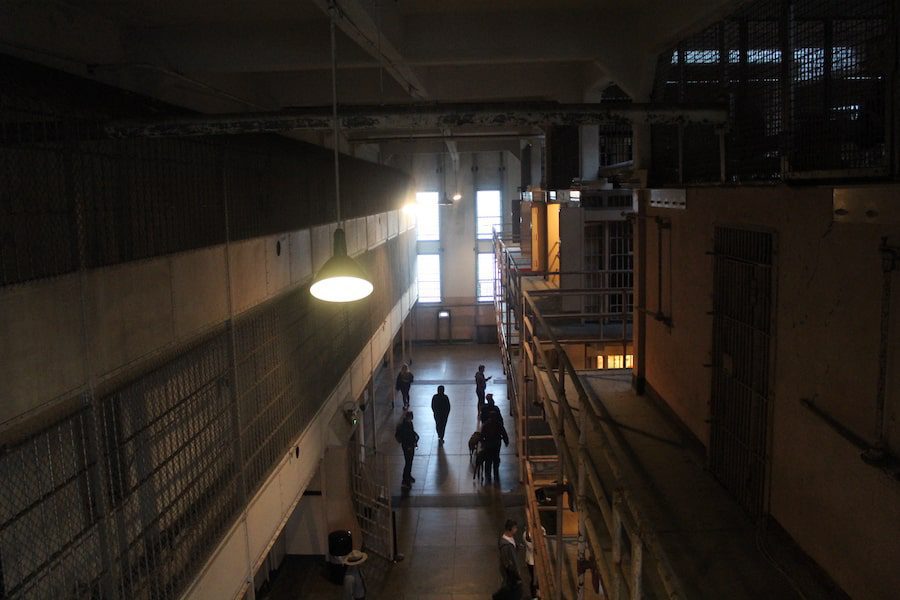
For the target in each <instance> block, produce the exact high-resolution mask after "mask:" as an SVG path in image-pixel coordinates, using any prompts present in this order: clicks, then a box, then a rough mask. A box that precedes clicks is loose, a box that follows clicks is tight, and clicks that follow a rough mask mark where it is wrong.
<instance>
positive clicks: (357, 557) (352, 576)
mask: <svg viewBox="0 0 900 600" xmlns="http://www.w3.org/2000/svg"><path fill="white" fill-rule="evenodd" d="M367 558H369V555H368V554H366V553H365V552H360V551H359V550H354V551H352V552H351V553H350V554H348V555H347V556H346V557H345V558H344V565H345V566H346V567H347V571H346V572H345V573H344V593H343V595H342V596H341V600H366V578H365V577H363V573H362V569H360V567H361V566H362V564H363V563H364V562H366V559H367Z"/></svg>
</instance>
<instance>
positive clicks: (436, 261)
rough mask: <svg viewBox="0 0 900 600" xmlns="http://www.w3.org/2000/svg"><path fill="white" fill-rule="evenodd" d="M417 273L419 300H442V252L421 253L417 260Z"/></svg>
mask: <svg viewBox="0 0 900 600" xmlns="http://www.w3.org/2000/svg"><path fill="white" fill-rule="evenodd" d="M416 274H417V277H418V280H419V302H440V301H441V256H440V254H420V255H419V256H418V257H417V260H416Z"/></svg>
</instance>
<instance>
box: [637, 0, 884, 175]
mask: <svg viewBox="0 0 900 600" xmlns="http://www.w3.org/2000/svg"><path fill="white" fill-rule="evenodd" d="M895 19H896V16H893V15H892V14H891V12H890V3H889V2H888V1H887V0H864V1H861V2H852V3H848V2H838V1H837V0H758V1H756V2H753V3H751V4H749V5H746V6H744V7H743V8H741V9H740V10H738V11H737V12H735V13H734V14H732V15H730V16H729V17H728V18H726V19H725V20H723V21H720V22H718V23H715V24H714V25H712V26H710V27H708V28H707V29H705V30H703V31H700V32H698V33H696V34H694V35H691V36H690V37H688V38H686V39H684V40H682V41H681V42H679V43H678V44H677V46H676V47H675V48H673V49H672V50H671V51H669V52H665V53H663V54H661V55H660V57H659V60H658V62H657V77H656V87H655V90H654V99H655V100H658V101H665V102H675V103H677V102H716V103H720V104H727V105H728V107H729V109H730V114H731V120H730V123H729V126H728V129H727V135H726V144H725V147H726V165H725V176H726V178H727V179H729V180H731V181H754V180H763V181H766V180H773V179H778V178H781V177H791V178H805V177H818V178H821V177H853V176H857V177H865V176H878V175H884V174H887V173H888V166H889V165H888V160H889V156H890V152H889V148H888V142H889V141H890V139H891V138H890V136H889V133H888V127H887V125H888V122H889V121H888V119H887V114H888V106H887V97H888V94H889V88H888V81H889V70H890V65H891V64H892V61H893V60H895V57H894V56H893V52H894V50H893V47H892V43H893V37H892V34H891V28H892V25H891V24H892V22H895V21H894V20H895ZM893 27H896V24H895V25H893ZM894 35H896V34H894ZM652 135H653V141H652V153H653V174H652V175H653V179H654V182H655V184H656V185H664V184H666V183H676V182H684V183H694V182H709V181H718V180H719V178H720V176H721V172H720V167H719V155H718V139H717V134H716V132H715V131H714V130H713V128H711V127H710V126H703V125H687V126H682V127H679V126H677V125H655V126H653V128H652Z"/></svg>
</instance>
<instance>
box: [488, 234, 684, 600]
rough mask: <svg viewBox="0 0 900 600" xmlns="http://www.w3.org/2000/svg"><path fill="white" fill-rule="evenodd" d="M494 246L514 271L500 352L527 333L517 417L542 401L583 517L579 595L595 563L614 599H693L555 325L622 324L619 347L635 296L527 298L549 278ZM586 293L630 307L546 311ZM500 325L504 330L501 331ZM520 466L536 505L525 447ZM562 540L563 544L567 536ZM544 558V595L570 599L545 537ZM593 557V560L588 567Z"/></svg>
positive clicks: (560, 560) (539, 550) (503, 294)
mask: <svg viewBox="0 0 900 600" xmlns="http://www.w3.org/2000/svg"><path fill="white" fill-rule="evenodd" d="M495 248H496V252H497V257H498V260H497V264H498V271H499V270H501V269H503V268H504V267H505V271H506V272H505V273H503V272H501V273H498V290H497V293H496V295H495V296H496V298H497V302H496V305H497V307H498V311H499V310H501V309H502V310H504V311H505V313H506V314H508V315H509V318H508V319H505V320H501V319H500V318H499V317H498V334H499V338H500V342H501V346H502V345H503V344H504V343H505V342H506V341H508V340H509V338H510V336H509V333H508V332H509V331H511V330H512V329H513V328H516V329H517V330H518V338H519V344H518V350H519V351H518V362H517V364H513V362H512V361H511V353H510V348H503V349H502V352H503V354H504V360H510V368H511V369H512V368H514V372H515V374H516V376H515V377H514V378H512V379H516V388H515V389H516V391H517V393H516V395H515V397H514V403H515V404H516V405H517V406H518V408H517V411H518V413H519V414H523V413H524V412H525V410H526V406H527V402H528V401H529V399H540V401H541V402H542V406H543V409H544V416H545V419H546V422H547V423H548V424H549V427H550V430H551V432H552V434H553V438H554V441H555V444H556V448H557V451H558V453H559V466H560V472H559V480H560V482H564V481H566V480H568V481H569V482H574V490H575V495H576V499H577V501H576V509H577V512H578V565H577V566H576V569H575V571H576V574H577V575H576V578H577V581H576V584H575V585H576V589H575V590H574V593H575V594H577V595H578V597H583V594H584V592H585V579H584V573H585V570H586V568H587V567H588V566H589V565H590V568H596V569H597V571H598V572H599V575H600V579H601V581H602V582H603V587H604V592H605V594H606V596H607V597H609V598H612V599H619V598H632V599H636V598H645V597H663V598H685V597H686V595H685V592H684V587H683V585H682V583H681V581H680V578H679V577H678V575H677V574H676V573H675V571H674V569H673V568H672V565H671V562H670V560H669V557H668V556H667V554H666V552H665V550H664V549H663V548H662V546H661V544H660V542H659V541H658V539H657V537H656V534H655V532H654V528H653V525H652V523H651V522H650V520H649V518H648V516H647V515H648V514H649V510H648V507H647V506H646V502H645V501H644V500H643V499H641V500H639V499H638V498H637V497H636V494H635V492H634V491H633V490H635V489H637V487H636V486H635V485H634V484H635V483H636V482H641V479H640V476H638V475H636V474H637V473H638V469H637V467H636V465H635V464H634V463H633V461H632V460H631V459H630V458H629V457H628V455H627V453H626V452H623V447H624V445H625V444H624V440H623V438H622V436H621V434H620V433H619V432H618V430H617V429H616V428H615V426H614V425H613V422H612V419H611V417H610V414H609V412H608V411H607V409H606V407H605V406H604V405H603V403H602V401H600V400H599V399H598V398H596V397H595V396H594V395H593V394H591V393H588V391H587V390H586V389H585V387H584V384H583V383H582V381H581V379H580V378H579V375H578V372H577V370H576V369H575V367H574V366H573V364H572V362H571V360H570V358H569V356H568V354H567V353H566V350H565V348H564V347H563V343H564V340H561V339H560V336H559V335H558V334H557V331H558V329H559V327H558V326H556V327H555V326H553V323H554V321H558V320H559V319H564V318H565V319H570V320H571V319H572V318H573V317H576V318H578V319H583V318H585V317H586V316H590V317H599V318H603V317H607V318H613V317H615V318H619V319H621V322H622V327H621V332H620V337H619V341H626V340H627V341H630V340H629V339H628V336H629V333H630V328H629V327H626V323H630V321H631V317H630V314H628V315H626V314H625V313H626V312H627V311H626V310H625V308H626V307H628V308H630V305H631V304H632V303H631V302H630V301H624V297H625V296H626V295H627V294H628V293H629V292H630V289H607V290H603V289H591V290H547V291H528V290H523V285H522V280H523V278H524V277H527V276H535V275H538V276H540V275H544V274H540V273H528V274H526V273H523V272H522V271H520V270H519V269H518V268H517V266H516V263H515V260H514V258H513V256H512V254H511V252H510V250H509V248H507V247H506V246H505V244H504V243H503V241H502V240H500V239H496V240H495ZM579 294H582V295H583V294H610V295H612V294H620V295H622V296H623V302H622V305H623V306H622V309H620V311H619V312H616V313H615V314H610V313H606V312H601V313H599V314H590V315H585V314H582V313H580V312H577V311H573V312H568V313H567V312H564V311H560V312H559V314H552V313H547V314H545V311H544V310H543V307H542V304H544V305H545V306H546V305H547V304H548V303H547V302H546V300H547V299H548V298H553V297H565V296H567V295H568V296H577V295H579ZM501 322H502V323H503V325H504V327H502V328H501V327H500V324H501ZM501 329H502V330H503V331H501ZM579 341H581V340H579ZM627 341H626V343H627ZM518 392H521V393H518ZM538 392H541V393H538ZM571 394H574V397H573V400H574V402H573V401H570V400H569V396H570V395H571ZM519 431H520V435H519V436H518V437H519V438H520V439H521V438H524V437H525V435H524V433H523V432H525V431H527V424H525V427H524V428H523V429H520V430H519ZM589 433H590V434H591V440H590V448H589V446H588V434H589ZM519 458H520V463H522V465H523V470H524V471H525V473H524V476H523V478H522V479H523V481H524V482H525V483H526V486H528V487H527V493H528V495H529V500H531V497H532V496H533V495H534V488H533V486H534V483H533V477H532V474H531V471H530V464H528V460H529V455H528V451H527V448H526V447H520V453H519ZM601 473H602V474H601ZM570 489H572V488H570ZM529 507H531V502H529ZM561 510H562V508H561V506H560V511H561ZM529 525H533V524H532V523H529ZM538 525H539V523H538ZM560 525H561V524H560ZM532 532H533V535H535V538H537V537H542V536H541V530H540V529H539V528H538V529H532ZM558 539H559V540H561V539H562V536H561V535H560V537H559V538H558ZM605 540H611V545H612V548H611V551H606V550H604V548H607V547H608V546H609V545H610V544H609V542H606V541H605ZM535 550H536V551H535V563H536V567H537V565H538V564H540V565H541V566H542V568H541V570H538V573H539V576H541V577H545V578H547V577H549V581H548V580H541V585H542V587H543V588H544V590H547V591H549V592H550V594H549V595H547V594H546V593H545V595H544V597H548V598H559V599H561V598H563V597H565V596H564V591H563V590H564V588H565V585H564V584H565V581H564V578H563V575H564V566H565V564H564V563H565V558H564V554H563V552H562V548H560V547H559V544H558V545H557V556H556V558H555V560H554V559H553V558H552V557H550V556H548V550H547V546H546V543H545V541H543V540H542V542H541V543H540V544H539V543H537V539H536V543H535ZM588 553H590V555H591V557H592V558H591V560H588Z"/></svg>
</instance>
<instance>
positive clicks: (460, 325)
mask: <svg viewBox="0 0 900 600" xmlns="http://www.w3.org/2000/svg"><path fill="white" fill-rule="evenodd" d="M535 150H536V154H537V155H538V157H539V156H540V152H539V148H535ZM405 166H406V168H407V169H408V171H409V172H410V174H411V175H412V177H413V179H414V181H415V186H416V191H421V192H426V191H436V192H438V193H439V194H440V195H441V196H442V197H443V196H444V195H445V194H446V195H447V196H451V197H452V196H453V194H454V193H455V192H456V191H459V193H460V194H462V198H461V199H460V200H458V201H456V202H454V203H453V205H452V206H441V207H440V208H439V210H440V219H441V226H440V227H441V239H440V242H420V243H419V252H420V253H432V252H437V253H439V254H440V255H441V292H442V296H443V301H442V302H441V303H439V304H419V305H418V306H417V307H416V311H415V312H416V327H415V338H416V339H420V340H430V339H435V338H436V336H437V330H436V319H437V316H436V314H437V311H438V309H439V308H448V309H449V310H450V312H451V315H452V319H451V320H452V329H453V331H452V336H451V337H452V338H453V339H461V340H466V339H468V340H472V339H475V337H476V330H477V327H478V326H479V325H481V326H490V325H491V324H492V323H493V322H494V314H493V307H492V306H491V305H490V304H489V303H482V304H479V303H477V302H476V298H475V292H476V279H477V270H476V261H477V254H478V253H479V252H490V251H491V243H490V242H489V241H484V240H482V241H478V240H476V239H475V216H476V215H475V195H476V192H477V191H478V190H491V189H499V190H500V191H501V196H502V202H503V226H504V229H505V231H509V228H510V227H511V224H512V223H511V221H512V216H511V206H512V201H513V200H514V199H516V198H518V192H519V186H520V183H521V164H520V162H519V158H518V157H517V156H516V155H515V154H513V153H511V152H508V151H490V152H460V153H459V168H458V170H455V169H454V167H453V163H452V161H451V159H450V156H449V155H448V154H446V153H427V154H414V155H410V156H409V157H408V160H407V162H406V165H405ZM537 172H538V173H540V170H539V169H538V171H537ZM444 337H446V334H444Z"/></svg>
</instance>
